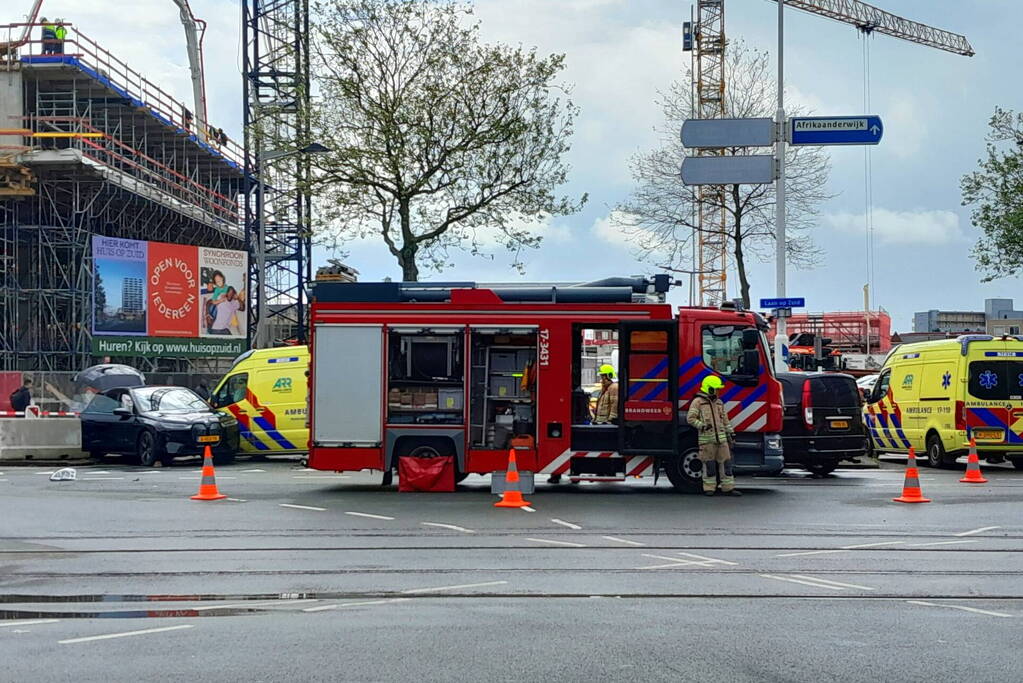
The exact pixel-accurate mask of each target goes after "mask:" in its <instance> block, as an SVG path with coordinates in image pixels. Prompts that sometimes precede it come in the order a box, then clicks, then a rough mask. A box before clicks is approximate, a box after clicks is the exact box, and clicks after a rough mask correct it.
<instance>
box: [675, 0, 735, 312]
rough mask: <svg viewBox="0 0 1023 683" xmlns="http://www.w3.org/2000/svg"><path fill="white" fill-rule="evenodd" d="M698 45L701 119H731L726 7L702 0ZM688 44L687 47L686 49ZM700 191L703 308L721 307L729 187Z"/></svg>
mask: <svg viewBox="0 0 1023 683" xmlns="http://www.w3.org/2000/svg"><path fill="white" fill-rule="evenodd" d="M691 30H692V35H693V37H694V38H695V46H694V45H693V44H692V41H690V43H689V45H688V47H689V48H690V49H692V55H693V69H692V73H693V78H694V80H695V84H696V118H699V119H719V118H724V116H725V3H724V0H698V2H697V3H696V18H695V22H693V23H692V29H691ZM686 47H687V46H686V45H683V49H685V48H686ZM724 153H725V151H724V150H723V149H701V150H699V151H698V152H697V154H699V155H701V156H704V155H709V156H720V155H722V154H724ZM696 191H697V202H696V204H697V206H696V211H697V216H696V221H697V223H696V225H697V231H696V232H697V234H696V235H695V240H696V249H697V254H698V257H697V264H696V270H697V282H698V283H699V287H698V303H699V305H700V306H718V305H720V304H721V302H723V301H724V300H725V296H726V289H725V285H726V284H727V280H728V238H727V234H726V230H727V227H728V226H727V222H726V218H727V217H726V215H725V197H724V193H725V187H724V186H723V185H700V186H699V187H697V189H696Z"/></svg>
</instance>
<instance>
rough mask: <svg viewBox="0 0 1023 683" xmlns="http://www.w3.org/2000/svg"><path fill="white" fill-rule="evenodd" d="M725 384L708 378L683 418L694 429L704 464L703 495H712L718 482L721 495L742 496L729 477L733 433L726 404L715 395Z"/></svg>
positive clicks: (718, 379)
mask: <svg viewBox="0 0 1023 683" xmlns="http://www.w3.org/2000/svg"><path fill="white" fill-rule="evenodd" d="M724 386H725V383H724V382H722V381H721V378H720V377H718V376H717V375H709V376H707V377H706V378H704V380H703V384H702V385H701V386H700V393H698V394H697V395H696V398H694V399H693V401H692V403H690V404H689V413H688V414H687V415H686V419H687V420H688V421H689V424H690V425H692V426H693V427H695V428H696V431H697V435H698V436H697V443H698V444H699V446H700V456H699V457H700V462H702V463H703V495H705V496H713V495H714V491H715V489H717V487H718V478H719V477H720V479H721V492H722V493H724V494H725V495H729V496H741V495H742V494H741V493H739V492H738V491H736V490H735V477H734V475H733V474H732V449H731V447H732V444H734V443H735V430H734V429H733V428H732V423H731V422H729V421H728V413H727V412H725V404H724V403H723V402H722V401H721V397H720V396H718V392H719V391H720V390H721V389H722V388H724Z"/></svg>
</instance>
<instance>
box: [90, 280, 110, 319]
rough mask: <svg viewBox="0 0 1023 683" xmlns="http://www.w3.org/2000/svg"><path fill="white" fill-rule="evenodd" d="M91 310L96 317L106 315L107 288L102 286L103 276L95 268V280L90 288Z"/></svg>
mask: <svg viewBox="0 0 1023 683" xmlns="http://www.w3.org/2000/svg"><path fill="white" fill-rule="evenodd" d="M92 297H93V303H92V310H93V311H94V312H95V315H96V317H97V318H105V317H106V315H107V290H106V289H104V287H103V277H102V276H101V275H100V274H99V270H98V269H97V270H96V282H95V284H94V285H93V288H92Z"/></svg>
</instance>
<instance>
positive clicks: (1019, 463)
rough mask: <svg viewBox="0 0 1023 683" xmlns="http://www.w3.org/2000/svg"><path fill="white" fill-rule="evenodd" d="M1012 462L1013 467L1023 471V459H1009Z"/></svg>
mask: <svg viewBox="0 0 1023 683" xmlns="http://www.w3.org/2000/svg"><path fill="white" fill-rule="evenodd" d="M1009 459H1010V460H1011V461H1012V466H1013V467H1015V468H1016V469H1017V470H1023V458H1009Z"/></svg>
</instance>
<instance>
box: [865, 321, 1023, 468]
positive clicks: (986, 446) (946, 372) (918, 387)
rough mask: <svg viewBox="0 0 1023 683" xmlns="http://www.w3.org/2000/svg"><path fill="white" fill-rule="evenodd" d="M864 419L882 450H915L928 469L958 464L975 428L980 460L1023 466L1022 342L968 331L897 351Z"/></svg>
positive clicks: (868, 398) (869, 396) (879, 380)
mask: <svg viewBox="0 0 1023 683" xmlns="http://www.w3.org/2000/svg"><path fill="white" fill-rule="evenodd" d="M864 421H865V422H866V425H867V429H868V432H869V433H870V438H871V442H872V444H873V447H874V450H875V451H877V452H880V453H906V452H908V450H909V447H910V446H912V447H913V448H914V449H915V450H916V452H917V454H918V455H919V456H924V457H923V458H922V460H923V462H925V463H926V464H928V465H931V466H932V467H951V466H953V465H954V464H955V461H956V458H958V457H959V456H961V455H963V454H965V453H966V452H967V447H968V445H969V436H968V431H969V433H972V435H973V437H974V438H975V439H976V441H977V452H978V454H979V455H980V457H981V458H984V459H986V460H987V461H988V462H1003V461H1004V460H1006V459H1009V460H1011V461H1012V464H1013V465H1014V466H1015V467H1016V468H1017V469H1023V339H1019V338H1017V337H992V336H990V335H983V334H969V335H963V336H960V337H958V338H956V339H943V340H939V341H929V342H919V343H913V344H902V345H900V346H897V347H895V348H894V349H892V350H891V352H889V354H888V357H887V358H886V359H885V363H884V366H883V367H882V369H881V374H880V375H879V376H878V378H877V382H876V383H875V384H874V388H873V389H872V390H871V391H870V392H869V393H868V394H867V395H866V405H865V406H864Z"/></svg>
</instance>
